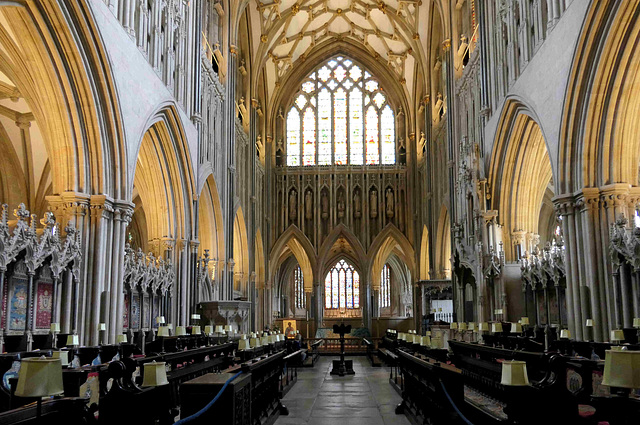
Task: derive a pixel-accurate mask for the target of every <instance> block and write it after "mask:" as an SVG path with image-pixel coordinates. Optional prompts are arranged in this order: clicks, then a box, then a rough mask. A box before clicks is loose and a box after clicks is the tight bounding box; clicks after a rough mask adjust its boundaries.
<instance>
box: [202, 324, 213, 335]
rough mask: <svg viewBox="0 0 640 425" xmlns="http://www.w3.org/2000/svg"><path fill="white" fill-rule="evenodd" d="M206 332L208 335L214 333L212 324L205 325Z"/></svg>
mask: <svg viewBox="0 0 640 425" xmlns="http://www.w3.org/2000/svg"><path fill="white" fill-rule="evenodd" d="M204 333H205V334H207V335H211V334H212V333H213V326H210V325H207V326H205V327H204Z"/></svg>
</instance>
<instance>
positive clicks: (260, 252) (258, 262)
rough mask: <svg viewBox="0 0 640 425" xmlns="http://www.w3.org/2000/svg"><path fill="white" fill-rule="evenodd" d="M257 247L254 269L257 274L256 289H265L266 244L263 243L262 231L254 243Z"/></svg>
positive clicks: (258, 232)
mask: <svg viewBox="0 0 640 425" xmlns="http://www.w3.org/2000/svg"><path fill="white" fill-rule="evenodd" d="M254 247H255V251H256V253H255V256H254V267H255V270H254V271H255V272H256V288H257V289H264V285H265V282H266V272H265V266H266V263H265V259H264V243H263V241H262V232H261V231H260V229H258V230H257V232H256V239H255V243H254Z"/></svg>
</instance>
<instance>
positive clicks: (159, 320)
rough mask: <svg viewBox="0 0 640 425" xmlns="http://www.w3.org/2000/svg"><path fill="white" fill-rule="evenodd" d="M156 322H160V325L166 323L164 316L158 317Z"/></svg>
mask: <svg viewBox="0 0 640 425" xmlns="http://www.w3.org/2000/svg"><path fill="white" fill-rule="evenodd" d="M156 323H157V324H159V325H164V323H165V321H164V316H158V317H156Z"/></svg>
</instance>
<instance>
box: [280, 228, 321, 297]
mask: <svg viewBox="0 0 640 425" xmlns="http://www.w3.org/2000/svg"><path fill="white" fill-rule="evenodd" d="M290 255H294V256H295V257H296V260H297V261H298V264H299V265H300V268H301V269H302V274H303V276H304V288H305V292H311V291H313V277H314V270H316V263H317V259H316V255H315V251H314V250H313V245H311V242H310V241H309V239H308V238H307V237H306V236H305V235H304V233H302V231H301V230H300V229H299V228H298V227H296V226H294V225H291V226H289V227H288V228H287V230H285V232H284V233H283V234H282V236H280V237H279V238H278V240H277V241H276V243H275V244H274V246H273V248H272V249H271V253H270V255H269V281H270V282H272V281H273V278H274V276H275V273H276V271H277V270H278V267H280V265H281V264H282V262H283V261H285V260H286V259H287V258H288V257H289V256H290Z"/></svg>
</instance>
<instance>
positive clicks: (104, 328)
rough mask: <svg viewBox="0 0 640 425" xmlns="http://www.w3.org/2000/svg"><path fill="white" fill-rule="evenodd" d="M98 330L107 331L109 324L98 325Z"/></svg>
mask: <svg viewBox="0 0 640 425" xmlns="http://www.w3.org/2000/svg"><path fill="white" fill-rule="evenodd" d="M98 330H99V331H106V330H107V324H106V323H100V324H99V325H98Z"/></svg>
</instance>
